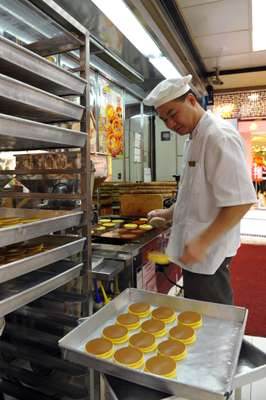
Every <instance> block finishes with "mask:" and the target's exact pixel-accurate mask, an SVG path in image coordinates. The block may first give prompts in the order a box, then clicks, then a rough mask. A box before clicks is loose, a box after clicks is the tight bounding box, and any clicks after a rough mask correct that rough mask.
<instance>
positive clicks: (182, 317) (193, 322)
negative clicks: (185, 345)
mask: <svg viewBox="0 0 266 400" xmlns="http://www.w3.org/2000/svg"><path fill="white" fill-rule="evenodd" d="M177 319H178V321H179V322H180V323H181V324H183V325H188V326H191V327H192V328H196V327H199V326H200V325H201V323H202V317H201V314H200V313H198V312H196V311H184V312H182V313H180V314H179V315H178V317H177Z"/></svg>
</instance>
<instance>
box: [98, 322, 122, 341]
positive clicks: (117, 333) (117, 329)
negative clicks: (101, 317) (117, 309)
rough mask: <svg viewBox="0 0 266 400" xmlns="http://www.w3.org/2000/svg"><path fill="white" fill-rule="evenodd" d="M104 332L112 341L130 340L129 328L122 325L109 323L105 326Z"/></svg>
mask: <svg viewBox="0 0 266 400" xmlns="http://www.w3.org/2000/svg"><path fill="white" fill-rule="evenodd" d="M102 334H103V337H105V338H106V339H109V340H111V342H112V343H123V342H125V341H127V340H128V329H127V328H126V327H125V326H122V325H109V326H107V327H106V328H104V330H103V333H102Z"/></svg>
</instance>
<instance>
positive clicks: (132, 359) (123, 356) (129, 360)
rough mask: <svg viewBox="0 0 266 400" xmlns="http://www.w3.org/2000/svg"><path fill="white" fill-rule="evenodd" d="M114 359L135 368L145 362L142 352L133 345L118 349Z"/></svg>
mask: <svg viewBox="0 0 266 400" xmlns="http://www.w3.org/2000/svg"><path fill="white" fill-rule="evenodd" d="M114 360H115V361H116V362H117V363H119V364H122V365H126V366H128V367H133V368H134V367H135V368H138V367H140V366H141V365H142V364H143V362H144V358H143V354H142V352H141V351H140V350H139V349H136V348H135V347H131V346H128V347H122V348H121V349H118V350H117V351H116V352H115V354H114Z"/></svg>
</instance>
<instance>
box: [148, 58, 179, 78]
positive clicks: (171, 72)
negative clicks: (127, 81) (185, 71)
mask: <svg viewBox="0 0 266 400" xmlns="http://www.w3.org/2000/svg"><path fill="white" fill-rule="evenodd" d="M149 61H150V63H152V65H153V66H154V67H155V68H156V69H158V71H159V72H160V73H161V74H162V75H163V76H164V77H165V78H179V77H181V74H180V73H179V72H178V70H177V69H176V68H175V66H174V65H173V64H172V63H171V62H170V61H169V60H168V58H167V57H164V56H161V57H150V58H149Z"/></svg>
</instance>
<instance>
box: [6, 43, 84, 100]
mask: <svg viewBox="0 0 266 400" xmlns="http://www.w3.org/2000/svg"><path fill="white" fill-rule="evenodd" d="M0 70H1V72H2V73H3V74H4V75H8V76H10V77H11V78H15V79H18V80H20V81H22V82H25V83H28V84H29V85H32V86H35V87H38V88H39V89H43V90H46V91H48V92H50V93H54V94H56V95H58V96H65V95H72V94H75V95H82V94H83V93H84V90H85V86H86V81H85V79H82V78H79V77H78V76H76V75H74V74H72V73H70V72H68V71H67V70H65V69H63V68H60V67H58V66H57V65H55V64H53V63H51V62H49V61H48V60H46V59H45V58H43V57H40V56H39V55H37V54H34V53H32V52H31V51H30V50H28V49H26V48H24V47H22V46H19V45H18V44H16V43H14V42H12V41H10V40H8V39H5V38H3V37H0Z"/></svg>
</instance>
